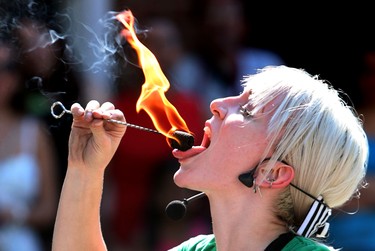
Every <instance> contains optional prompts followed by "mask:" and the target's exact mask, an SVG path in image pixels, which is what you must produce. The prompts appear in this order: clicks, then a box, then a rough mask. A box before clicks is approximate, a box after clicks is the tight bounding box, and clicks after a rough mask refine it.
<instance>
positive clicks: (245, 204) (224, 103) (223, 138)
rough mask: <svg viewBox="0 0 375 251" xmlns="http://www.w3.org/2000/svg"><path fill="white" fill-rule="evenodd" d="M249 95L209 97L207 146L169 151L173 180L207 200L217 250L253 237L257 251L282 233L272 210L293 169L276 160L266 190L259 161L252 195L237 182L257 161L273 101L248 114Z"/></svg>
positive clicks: (241, 244) (242, 244)
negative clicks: (174, 169) (173, 161)
mask: <svg viewBox="0 0 375 251" xmlns="http://www.w3.org/2000/svg"><path fill="white" fill-rule="evenodd" d="M249 99H251V94H250V91H245V92H244V93H242V94H241V95H239V96H234V97H227V98H222V99H216V100H214V101H213V102H212V103H211V106H210V109H211V112H212V114H213V116H212V117H211V119H209V120H208V121H207V122H206V127H205V133H206V135H205V137H208V136H207V135H210V136H209V137H210V139H211V140H210V141H211V142H210V145H209V147H208V148H207V149H206V150H205V147H194V148H193V149H192V150H189V151H187V152H181V151H178V150H174V151H173V155H174V156H175V157H176V158H177V159H178V160H179V162H180V168H179V170H178V171H177V172H176V174H175V176H174V180H175V183H176V184H177V185H178V186H181V187H187V188H190V189H193V190H198V191H204V192H205V193H206V194H207V196H208V198H209V201H210V210H211V215H212V221H213V231H214V233H215V236H216V241H217V245H218V247H221V248H222V249H220V250H243V249H242V248H246V247H248V246H247V244H248V243H249V242H250V240H251V239H253V240H254V241H253V242H251V243H258V244H259V246H258V248H259V250H262V249H264V248H265V247H266V246H267V244H268V243H269V241H270V240H272V239H274V238H276V237H277V236H278V235H279V234H281V233H283V232H287V228H286V226H285V224H284V223H283V222H282V221H280V220H279V219H277V217H276V216H275V215H274V213H273V211H272V210H273V202H274V201H275V200H276V199H277V196H278V194H279V192H280V189H284V188H285V187H287V186H288V184H289V183H290V181H291V180H292V179H293V177H294V171H293V168H292V167H290V166H288V165H285V164H283V163H281V162H279V163H277V164H276V166H275V167H274V168H273V171H272V173H271V175H272V177H273V178H274V179H275V180H276V181H275V182H274V183H273V185H272V189H271V187H270V184H269V182H265V181H264V180H263V179H262V178H264V176H263V174H264V173H265V172H264V167H265V165H260V166H259V167H258V171H257V172H256V175H255V177H256V181H255V182H256V183H257V186H259V187H260V189H261V190H260V191H261V192H258V193H254V192H253V190H252V189H249V188H247V187H245V186H244V185H243V184H242V183H241V182H239V181H238V175H239V174H241V173H244V172H247V171H249V170H250V169H253V168H254V167H255V166H257V164H258V163H259V161H260V159H259V158H260V156H262V155H263V153H264V151H265V149H266V147H267V144H268V142H267V139H266V132H267V124H268V122H269V119H270V116H271V115H272V112H270V111H271V109H273V107H274V106H275V105H277V104H276V103H277V102H278V99H275V100H274V102H272V103H270V104H267V105H266V106H265V107H264V109H263V110H261V111H260V112H259V113H256V114H253V115H251V116H249V113H251V110H252V107H251V106H250V105H248V101H249ZM241 107H245V108H246V110H243V109H241ZM205 142H206V139H204V140H203V142H202V145H205V146H206V143H205ZM264 222H268V223H267V224H264ZM255 228H256V229H257V231H254V229H255ZM244 236H246V238H243V237H244ZM234 247H236V248H235V249H231V248H234ZM256 248H257V247H256ZM244 250H245V249H244ZM254 250H257V249H254Z"/></svg>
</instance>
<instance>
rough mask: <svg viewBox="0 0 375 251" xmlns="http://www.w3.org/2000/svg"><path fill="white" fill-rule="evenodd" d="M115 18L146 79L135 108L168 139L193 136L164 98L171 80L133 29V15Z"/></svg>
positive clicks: (125, 13)
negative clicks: (179, 134) (176, 134)
mask: <svg viewBox="0 0 375 251" xmlns="http://www.w3.org/2000/svg"><path fill="white" fill-rule="evenodd" d="M116 18H117V20H119V21H120V22H121V23H122V24H123V25H124V26H125V29H123V30H122V31H121V34H122V35H123V36H124V37H125V38H126V39H127V41H128V42H129V43H130V45H131V46H132V47H133V48H134V49H135V50H136V52H137V55H138V58H139V64H140V66H141V67H142V70H143V73H144V76H145V82H144V84H143V85H142V92H141V95H140V96H139V98H138V101H137V105H136V109H137V112H140V110H142V109H143V110H144V111H145V112H147V114H148V115H149V116H150V117H151V119H152V122H153V123H154V126H155V128H156V129H157V130H158V131H160V132H161V133H162V134H163V135H165V136H166V137H167V138H174V139H175V140H177V141H179V139H177V138H176V137H174V136H173V133H174V132H175V131H176V130H181V131H185V132H189V133H190V130H189V129H188V127H187V125H186V123H185V121H184V120H183V119H182V117H181V116H180V115H179V113H178V111H177V109H176V108H175V107H174V106H173V105H172V104H171V103H170V102H169V101H168V100H167V98H166V97H165V93H166V92H167V91H168V89H169V87H170V84H169V81H168V79H167V78H166V77H165V75H164V74H163V72H162V70H161V68H160V65H159V62H158V61H157V59H156V57H155V55H154V54H153V53H152V52H151V51H150V50H149V49H148V48H147V47H146V46H144V45H143V44H142V43H141V42H140V41H139V40H138V38H137V36H136V33H135V30H134V16H133V14H132V12H131V11H130V10H125V11H123V12H121V13H119V14H118V15H117V16H116Z"/></svg>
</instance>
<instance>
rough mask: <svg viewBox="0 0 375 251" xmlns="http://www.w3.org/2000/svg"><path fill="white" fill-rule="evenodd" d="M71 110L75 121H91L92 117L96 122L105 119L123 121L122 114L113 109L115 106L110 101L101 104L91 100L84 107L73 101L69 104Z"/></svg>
mask: <svg viewBox="0 0 375 251" xmlns="http://www.w3.org/2000/svg"><path fill="white" fill-rule="evenodd" d="M71 112H72V115H73V118H74V120H75V121H77V122H78V121H80V122H89V123H91V122H93V120H94V119H98V121H97V122H100V121H101V120H106V119H115V120H120V121H125V117H124V114H123V113H122V112H121V111H120V110H118V109H115V106H114V105H113V104H112V103H111V102H105V103H103V104H102V105H100V103H99V102H98V101H96V100H91V101H90V102H88V103H87V105H86V107H85V109H83V107H82V106H81V105H80V104H78V103H74V104H73V105H72V106H71Z"/></svg>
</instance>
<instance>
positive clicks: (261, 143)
mask: <svg viewBox="0 0 375 251" xmlns="http://www.w3.org/2000/svg"><path fill="white" fill-rule="evenodd" d="M249 97H250V95H249V92H248V91H247V92H244V93H242V94H241V95H239V96H234V97H227V98H222V99H216V100H214V101H213V102H212V103H211V105H210V110H211V112H212V114H213V116H212V117H211V119H209V120H208V121H207V122H206V127H205V134H206V136H207V134H208V135H211V143H210V146H209V148H208V149H207V150H205V151H203V152H202V153H201V154H199V155H195V156H192V157H188V156H189V154H186V153H182V152H179V151H177V150H174V152H173V153H174V156H175V157H176V158H177V159H179V162H180V164H181V166H180V169H179V170H178V171H177V173H176V174H175V177H174V178H175V182H176V184H177V185H179V186H182V187H189V188H192V189H199V190H203V191H206V192H208V191H210V190H216V189H219V190H224V191H223V192H225V191H227V192H228V189H229V188H230V187H232V186H234V187H236V186H243V185H241V184H239V183H238V182H237V177H238V175H239V174H241V173H243V172H246V171H249V169H251V168H252V167H254V166H255V165H256V164H257V163H258V161H259V156H261V155H262V153H263V152H264V149H265V147H266V145H267V141H266V137H265V136H266V125H267V123H268V116H260V114H255V115H254V116H253V117H246V114H243V112H241V111H240V108H241V107H242V106H246V104H247V103H248V100H249ZM247 109H249V110H250V109H251V107H247ZM250 111H251V110H250ZM228 156H231V158H228Z"/></svg>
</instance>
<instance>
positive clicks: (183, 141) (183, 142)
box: [168, 130, 194, 151]
mask: <svg viewBox="0 0 375 251" xmlns="http://www.w3.org/2000/svg"><path fill="white" fill-rule="evenodd" d="M172 136H173V137H174V138H176V139H177V140H176V139H174V138H168V143H169V145H170V146H171V147H172V148H176V149H178V150H181V151H186V150H189V149H190V148H192V147H193V145H194V136H193V135H191V134H190V133H187V132H184V131H179V130H176V131H174V132H173V134H172Z"/></svg>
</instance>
